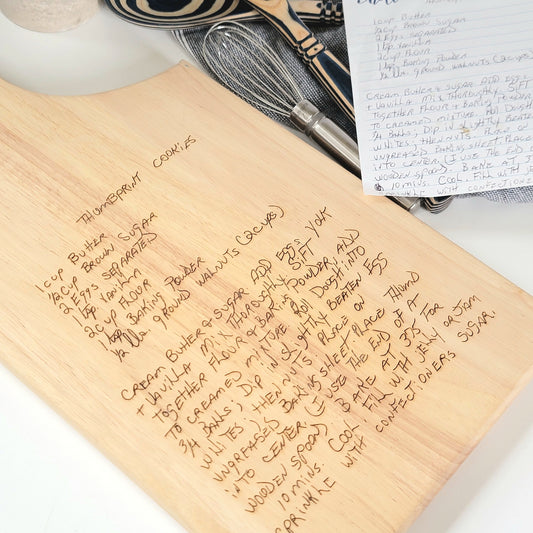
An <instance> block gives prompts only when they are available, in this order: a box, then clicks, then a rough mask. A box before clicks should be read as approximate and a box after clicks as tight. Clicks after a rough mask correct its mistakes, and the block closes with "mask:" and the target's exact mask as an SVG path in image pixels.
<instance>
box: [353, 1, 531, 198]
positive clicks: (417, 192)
mask: <svg viewBox="0 0 533 533" xmlns="http://www.w3.org/2000/svg"><path fill="white" fill-rule="evenodd" d="M346 11H347V13H346V15H347V17H346V27H347V38H348V49H349V55H350V65H351V70H352V83H353V85H354V99H355V109H356V122H357V133H358V140H359V145H360V152H361V164H362V171H363V184H364V190H365V192H366V193H367V194H378V195H385V194H394V195H398V196H442V195H450V194H465V193H475V192H480V191H489V190H496V189H508V188H514V187H522V186H528V185H533V172H532V171H533V111H532V109H533V107H532V106H533V48H532V47H531V42H530V41H531V39H530V30H531V27H532V24H533V6H531V4H530V3H529V2H511V3H510V4H505V5H502V4H501V3H500V2H496V1H492V0H491V1H488V2H485V3H484V4H483V6H480V5H479V4H478V3H477V2H474V1H466V2H461V3H458V2H457V1H456V0H442V1H436V0H418V1H409V2H405V1H403V2H402V1H401V0H397V1H387V2H372V1H362V0H358V1H357V2H352V3H349V4H348V5H347V6H346Z"/></svg>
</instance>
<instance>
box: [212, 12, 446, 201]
mask: <svg viewBox="0 0 533 533" xmlns="http://www.w3.org/2000/svg"><path fill="white" fill-rule="evenodd" d="M202 53H203V59H204V61H205V63H206V64H207V65H208V67H209V68H210V69H211V71H212V72H213V73H214V74H215V75H216V76H217V78H218V79H219V80H220V81H221V82H222V83H223V84H225V85H226V86H227V87H228V88H229V89H231V90H232V91H233V92H235V93H236V94H237V95H239V96H240V97H241V98H243V99H244V100H246V101H247V102H248V103H250V104H251V105H253V106H254V107H256V108H258V109H260V110H261V111H263V112H265V113H266V114H270V115H272V114H274V115H277V116H281V117H285V118H289V120H290V121H291V122H292V124H293V125H294V126H295V127H296V128H297V129H298V130H300V131H302V132H304V133H305V134H306V135H307V136H308V137H310V138H311V139H313V140H314V141H316V142H317V144H319V145H320V146H321V147H322V148H324V150H326V151H327V152H328V153H329V154H330V155H332V156H333V157H334V158H335V159H336V160H337V161H339V162H340V163H341V164H342V165H343V166H344V167H345V168H347V169H348V170H350V171H351V172H352V173H354V174H355V175H356V176H357V177H359V178H360V177H361V166H360V160H359V149H358V146H357V143H356V141H355V140H354V139H353V138H352V137H350V136H349V135H348V134H347V133H346V132H345V131H344V130H343V129H341V128H340V127H339V126H337V124H335V123H334V122H333V121H332V120H330V119H329V118H327V117H326V116H325V115H324V114H323V113H322V112H320V111H319V110H318V109H317V108H316V107H315V105H314V104H312V103H311V102H310V101H309V100H306V98H305V96H304V95H303V93H302V91H301V89H300V87H299V86H298V84H297V83H296V82H295V81H294V78H293V77H292V75H291V74H290V72H289V70H288V69H287V67H286V66H285V65H284V64H283V62H282V61H281V59H280V58H279V56H278V55H277V54H276V52H275V51H274V50H273V49H272V48H271V47H270V46H269V45H268V44H267V43H265V42H263V41H261V40H260V39H259V38H258V37H257V36H256V35H255V33H253V32H252V31H251V30H249V29H248V28H247V27H246V26H243V25H242V24H239V23H237V22H220V23H218V24H215V25H214V26H212V27H211V28H210V30H209V31H208V32H207V33H206V35H205V37H204V41H203V48H202ZM389 198H390V199H391V200H393V201H395V202H396V203H397V204H399V205H401V206H402V207H403V208H404V209H406V210H408V211H409V210H411V209H412V208H413V207H414V206H415V205H417V204H418V203H419V199H418V198H404V197H389ZM427 208H428V209H429V207H427ZM430 210H433V209H430ZM434 210H435V211H436V210H437V209H434Z"/></svg>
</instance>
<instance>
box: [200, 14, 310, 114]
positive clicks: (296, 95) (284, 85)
mask: <svg viewBox="0 0 533 533" xmlns="http://www.w3.org/2000/svg"><path fill="white" fill-rule="evenodd" d="M203 55H204V59H205V61H206V63H207V64H208V66H209V68H210V69H211V70H212V71H213V72H214V73H215V74H216V76H217V77H218V78H219V79H220V80H221V81H222V82H223V83H224V84H225V85H227V86H228V87H229V88H230V89H231V90H233V91H234V92H236V93H237V94H238V95H239V96H241V97H242V98H244V99H245V100H247V101H248V102H249V103H251V104H253V105H255V106H257V107H260V108H261V109H262V110H264V111H267V112H272V113H278V114H280V115H282V116H285V117H288V116H289V115H290V113H291V111H292V109H293V107H294V106H295V105H296V104H297V103H298V102H300V101H301V100H303V99H304V96H303V94H302V93H301V91H300V89H299V87H298V85H297V84H296V82H295V81H294V79H293V77H292V76H291V74H290V73H289V71H288V69H287V67H286V66H285V65H284V64H283V63H282V62H281V60H280V58H279V56H278V55H277V54H276V53H275V52H274V50H273V49H272V48H271V47H270V46H269V45H268V44H267V43H265V42H258V39H257V37H256V36H255V35H253V34H252V35H250V33H249V30H248V29H247V28H245V27H244V26H242V25H241V24H238V23H232V24H228V23H224V22H221V23H218V24H215V25H214V26H212V27H211V28H210V30H209V31H208V32H207V34H206V35H205V38H204V42H203Z"/></svg>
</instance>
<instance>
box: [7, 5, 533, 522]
mask: <svg viewBox="0 0 533 533" xmlns="http://www.w3.org/2000/svg"><path fill="white" fill-rule="evenodd" d="M182 58H186V59H189V60H191V58H189V57H188V55H187V54H186V52H185V51H183V50H182V49H180V47H179V46H178V45H177V44H176V43H175V41H174V40H173V39H172V37H171V35H170V33H168V32H162V31H159V30H151V29H146V28H141V27H137V26H134V25H132V24H128V23H126V22H123V21H122V20H120V19H118V18H117V17H115V16H114V15H112V14H111V13H110V12H109V11H107V10H104V9H103V8H102V9H101V11H100V12H99V13H98V14H97V15H96V16H95V17H94V18H92V19H91V20H89V21H88V22H86V23H85V24H84V25H82V26H81V27H79V28H77V29H75V30H71V31H68V32H64V33H55V34H44V33H34V32H30V31H27V30H24V29H22V28H19V27H18V26H15V25H14V24H12V23H11V22H9V21H8V20H7V19H6V18H5V17H4V16H3V15H2V14H1V13H0V75H1V76H2V77H3V78H4V79H5V80H7V81H9V82H11V83H13V84H16V85H19V86H21V87H24V88H27V89H31V90H35V91H39V92H44V93H50V94H89V93H95V92H100V91H105V90H109V89H114V88H117V87H122V86H126V85H129V84H132V83H135V82H137V81H140V80H142V79H146V78H149V77H151V76H154V75H156V74H158V73H160V72H163V71H164V70H166V69H168V68H169V67H171V66H173V65H175V64H176V63H177V62H178V61H179V60H180V59H182ZM0 183H1V177H0ZM0 194H1V192H0ZM415 216H417V217H419V218H420V219H421V220H423V221H424V222H425V223H427V224H428V225H430V226H432V227H433V228H435V229H436V230H437V231H439V232H440V233H442V234H443V235H444V236H446V237H448V238H449V239H450V240H452V241H453V242H455V243H457V244H458V245H460V246H461V247H463V248H464V249H465V250H467V251H468V252H470V253H471V254H472V255H474V256H476V257H477V258H478V259H480V260H481V261H483V262H484V263H486V264H487V265H489V266H490V267H492V268H493V269H494V270H496V271H497V272H499V273H500V274H502V275H503V276H505V277H506V278H508V279H509V280H511V281H512V282H514V283H515V284H516V285H518V286H519V287H521V288H523V289H524V290H526V291H527V292H529V293H530V294H533V266H532V265H533V204H514V205H503V204H497V203H492V202H489V201H487V200H485V199H482V198H469V199H464V198H463V199H457V200H456V201H454V202H453V203H452V205H451V206H450V207H449V208H448V210H446V211H445V212H443V213H441V214H438V215H432V214H430V213H428V212H426V211H422V210H419V211H417V212H416V213H415ZM532 327H533V325H532ZM0 349H1V347H0ZM532 406H533V383H531V384H530V385H529V386H528V387H527V388H526V389H525V390H524V391H523V392H522V393H521V394H520V395H519V397H518V398H517V399H516V400H515V401H514V403H513V404H512V405H511V407H510V408H509V409H508V410H507V412H506V413H505V414H504V415H503V417H502V418H501V419H500V420H499V421H498V422H497V423H496V425H495V426H494V427H493V428H492V429H491V430H490V432H489V433H488V434H487V435H486V437H485V438H484V439H483V440H482V442H481V443H480V445H479V446H478V447H477V448H476V449H475V450H474V452H473V453H472V454H471V455H470V456H469V457H468V458H467V460H466V461H465V462H464V464H463V465H462V466H461V467H460V468H459V470H458V471H457V472H456V474H455V475H454V476H453V477H452V478H451V479H450V480H449V482H448V483H447V484H446V485H445V487H444V488H443V489H442V490H441V492H440V493H439V494H438V495H437V496H436V497H435V498H434V500H433V501H432V503H431V504H430V505H429V506H428V507H427V509H426V510H425V511H424V512H423V513H422V515H421V516H420V517H419V518H418V520H417V521H416V522H415V523H414V524H413V525H412V526H411V528H410V529H409V530H408V533H480V532H483V533H502V532H506V533H531V532H532V531H533V407H532ZM0 472H1V474H0V531H1V532H5V533H82V532H91V533H93V532H94V533H96V532H98V533H137V532H157V533H171V532H172V533H184V532H185V529H183V528H181V527H180V526H179V525H178V524H177V523H176V522H175V521H174V519H172V518H171V517H170V516H169V515H168V514H166V512H165V511H163V510H162V509H161V508H160V507H159V506H158V505H157V504H156V503H154V502H153V501H152V500H151V499H150V498H149V497H148V496H146V495H145V494H144V493H143V492H142V490H141V489H139V488H138V487H137V486H136V485H135V484H133V483H132V482H131V481H130V480H129V479H128V478H127V477H126V476H125V475H124V474H122V473H121V472H120V471H119V470H118V469H117V468H115V467H114V466H113V465H112V464H111V463H110V462H109V461H108V460H107V459H106V458H104V457H103V456H102V455H101V454H100V452H99V451H98V450H96V449H95V448H94V447H93V446H92V445H91V444H89V443H88V442H87V441H86V440H85V439H84V438H83V437H81V436H80V435H79V434H78V433H76V432H75V431H74V430H73V429H72V428H71V427H70V426H69V425H68V424H67V423H66V422H65V421H63V420H62V419H61V418H60V417H59V416H58V415H56V414H55V413H54V412H53V411H52V410H51V409H50V408H48V406H47V405H46V404H44V403H43V402H42V401H41V400H40V399H39V398H38V397H37V396H36V395H34V394H33V393H32V392H31V391H30V390H28V389H27V388H26V387H25V386H24V385H23V384H21V383H20V382H19V381H18V380H17V379H16V378H14V377H13V376H12V375H11V374H10V373H9V372H8V371H7V370H6V369H5V368H4V367H2V366H1V365H0ZM206 533H207V532H206ZM250 533H252V532H250ZM325 533H327V532H325ZM339 533H344V532H339ZM347 533H348V532H347Z"/></svg>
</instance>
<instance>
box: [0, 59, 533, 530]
mask: <svg viewBox="0 0 533 533" xmlns="http://www.w3.org/2000/svg"><path fill="white" fill-rule="evenodd" d="M0 93H1V100H0V102H1V103H0V124H1V126H0V128H1V130H2V131H1V137H0V138H1V144H0V150H1V161H2V162H1V165H2V174H3V176H4V180H3V181H4V190H3V195H2V199H1V202H2V203H1V213H0V228H1V232H2V235H3V236H4V240H5V251H4V254H3V255H2V258H1V259H0V273H1V281H0V289H1V293H2V295H3V300H2V304H1V305H2V313H1V317H2V318H1V322H0V336H1V338H2V345H3V346H4V347H5V348H4V350H3V351H2V355H1V357H2V360H3V362H4V363H5V364H6V365H7V366H8V367H9V368H10V369H12V370H13V371H14V372H15V373H16V374H17V375H18V376H20V377H21V378H22V379H23V380H24V381H25V382H26V383H28V384H29V386H30V387H31V388H32V389H34V390H35V391H36V392H38V393H39V394H40V395H41V396H42V397H43V398H44V399H45V400H46V401H47V402H48V403H49V404H50V405H52V406H53V407H54V408H55V409H56V410H57V411H58V412H60V413H61V414H62V415H63V416H64V417H66V418H67V419H68V420H69V421H70V422H71V423H72V424H73V425H75V426H76V427H77V428H79V429H80V431H81V432H82V433H83V434H84V435H86V436H87V437H88V438H89V439H90V440H91V441H92V442H93V443H94V444H95V445H96V446H97V447H98V448H99V449H101V450H102V451H103V452H104V453H105V454H106V455H107V456H108V457H109V458H110V459H111V460H112V461H113V462H115V463H116V464H117V465H118V466H119V467H120V468H122V469H123V470H124V471H125V472H126V473H127V474H128V475H129V476H131V477H132V478H133V479H134V480H135V481H136V482H137V483H138V484H139V485H140V486H141V487H142V488H143V489H144V490H146V491H147V492H148V493H149V494H150V495H151V496H152V497H153V498H154V499H155V500H156V501H157V502H158V503H160V504H161V505H162V506H163V507H164V508H166V509H167V510H168V511H169V512H170V513H171V514H172V515H173V516H175V517H176V519H177V520H179V521H180V522H181V523H183V524H184V525H185V526H186V527H187V528H188V529H189V530H190V531H198V532H201V531H210V532H211V531H232V532H234V531H236V532H240V531H242V532H245V531H246V532H248V531H265V532H267V531H272V532H277V531H305V532H314V531H317V532H318V531H328V530H332V528H333V529H335V530H338V531H347V532H348V531H364V532H365V533H367V532H372V531H376V532H381V531H401V530H403V529H405V528H406V527H407V526H408V524H409V523H411V521H412V520H413V519H414V518H415V517H416V516H417V514H418V513H419V512H420V510H421V509H422V508H423V507H424V506H425V505H426V504H427V502H428V501H429V500H430V499H431V497H432V496H433V495H434V494H435V492H436V491H437V490H438V489H439V488H440V487H441V486H442V484H443V483H444V482H445V481H446V479H447V478H448V477H449V476H450V475H451V473H452V472H453V471H454V470H455V469H456V468H457V466H458V465H459V464H460V463H461V461H462V460H463V459H464V458H465V457H466V455H467V454H468V453H469V451H470V450H471V449H472V447H473V446H474V445H475V444H476V443H477V442H478V440H479V439H480V438H481V437H482V436H483V434H484V433H485V432H486V431H487V429H488V428H489V427H490V426H491V424H492V423H493V422H494V421H495V419H496V417H497V416H498V415H499V414H501V412H502V410H503V409H504V408H505V407H506V406H507V405H508V403H509V402H510V401H511V400H512V398H513V397H514V395H515V394H516V393H517V392H518V391H519V390H520V388H521V387H522V386H523V385H524V384H525V383H526V382H527V381H528V380H529V379H530V377H531V369H532V362H533V355H532V351H533V350H532V342H533V338H532V332H531V328H530V323H531V318H532V316H533V313H532V310H533V309H532V307H533V306H532V301H531V297H530V296H528V295H527V294H526V293H524V292H523V291H521V290H520V289H518V288H517V287H515V286H513V285H512V284H511V283H509V282H507V281H506V280H504V279H503V278H501V277H500V276H499V275H497V274H496V273H494V272H492V271H491V270H490V269H488V268H487V267H485V266H484V265H482V264H481V263H479V262H478V261H476V260H475V259H473V258H471V257H470V256H468V255H467V254H466V253H465V252H464V251H462V250H460V249H459V248H458V247H456V246H455V245H453V244H452V243H450V242H448V241H446V240H445V239H443V238H442V237H441V236H439V235H438V234H436V233H435V232H434V231H432V230H431V229H430V228H428V227H427V226H425V225H424V224H422V223H421V222H419V221H417V220H416V219H415V218H414V217H412V216H411V215H409V214H407V213H405V212H403V211H402V210H401V209H400V208H397V207H396V206H394V205H393V204H391V203H390V202H389V201H388V200H386V199H381V198H366V197H363V196H362V194H361V190H360V185H359V183H358V182H357V181H356V180H355V179H354V178H353V177H352V176H351V175H350V174H349V173H347V172H345V171H343V170H342V169H339V168H338V167H337V166H336V165H335V164H334V163H332V162H330V161H329V160H328V159H326V158H325V157H324V156H322V155H321V154H317V153H316V152H315V151H314V150H313V149H312V148H310V147H308V146H307V145H306V144H305V143H303V142H302V141H300V140H298V139H295V138H294V137H293V136H291V135H290V134H289V133H287V132H285V131H284V130H282V129H281V128H280V127H278V126H277V125H275V124H274V123H272V122H271V121H270V120H268V119H266V118H264V117H263V116H261V115H260V114H259V113H258V112H255V111H254V110H252V109H250V108H249V107H248V106H246V105H245V104H243V103H242V102H240V101H239V100H238V99H237V98H236V97H234V96H232V95H230V94H229V93H227V92H226V91H225V90H223V89H221V88H220V87H219V86H217V85H216V84H215V83H214V82H212V81H210V80H208V79H207V78H206V77H205V76H204V75H202V74H201V73H199V72H197V71H196V70H195V69H194V68H192V67H190V66H189V65H187V64H181V65H180V66H179V67H176V68H175V69H172V70H171V71H169V72H167V73H165V74H164V75H161V76H158V77H156V78H154V79H152V80H149V81H148V82H143V83H140V84H137V85H134V86H132V87H129V88H126V89H121V90H119V91H113V92H109V93H104V94H100V95H93V96H89V97H44V96H39V95H36V94H33V93H27V92H24V91H22V90H21V89H18V88H15V87H13V86H10V85H9V84H6V83H3V82H2V84H1V87H0ZM176 94H179V95H180V98H179V99H176V98H175V95H176Z"/></svg>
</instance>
